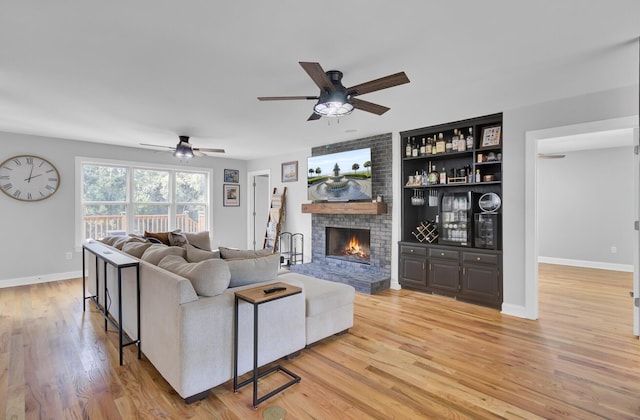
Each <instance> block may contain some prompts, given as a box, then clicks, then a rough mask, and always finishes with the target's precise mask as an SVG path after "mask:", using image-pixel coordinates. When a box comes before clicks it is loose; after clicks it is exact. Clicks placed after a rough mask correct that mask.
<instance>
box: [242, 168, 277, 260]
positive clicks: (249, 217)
mask: <svg viewBox="0 0 640 420" xmlns="http://www.w3.org/2000/svg"><path fill="white" fill-rule="evenodd" d="M262 175H266V176H267V177H268V178H269V189H268V191H271V170H270V169H262V170H259V171H251V172H247V186H246V187H245V189H244V190H245V191H246V192H247V196H246V197H247V198H246V201H245V203H247V249H253V233H254V231H255V228H254V227H253V208H254V205H253V204H254V203H253V181H254V180H253V178H254V177H256V176H262ZM268 196H269V197H270V196H271V194H269V195H268ZM267 207H268V206H267Z"/></svg>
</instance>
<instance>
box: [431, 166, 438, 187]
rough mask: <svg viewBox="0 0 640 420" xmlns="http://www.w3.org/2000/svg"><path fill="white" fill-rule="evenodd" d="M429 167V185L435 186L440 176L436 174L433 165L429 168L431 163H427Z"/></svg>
mask: <svg viewBox="0 0 640 420" xmlns="http://www.w3.org/2000/svg"><path fill="white" fill-rule="evenodd" d="M429 166H430V168H431V170H430V172H429V185H437V184H438V181H439V180H440V174H439V173H438V171H436V165H435V164H434V165H433V166H431V163H429Z"/></svg>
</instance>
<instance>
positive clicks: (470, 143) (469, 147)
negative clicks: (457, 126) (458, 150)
mask: <svg viewBox="0 0 640 420" xmlns="http://www.w3.org/2000/svg"><path fill="white" fill-rule="evenodd" d="M472 149H473V127H469V135H468V136H467V150H472Z"/></svg>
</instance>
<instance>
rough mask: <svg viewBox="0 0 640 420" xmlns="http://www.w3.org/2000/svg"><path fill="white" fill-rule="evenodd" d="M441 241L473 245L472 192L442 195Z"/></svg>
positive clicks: (451, 243) (449, 243) (459, 244)
mask: <svg viewBox="0 0 640 420" xmlns="http://www.w3.org/2000/svg"><path fill="white" fill-rule="evenodd" d="M441 209H442V211H441V213H442V214H441V215H440V232H441V233H440V238H439V241H438V242H439V243H442V244H448V245H457V246H471V224H472V223H471V218H470V212H471V193H470V192H463V193H445V194H444V195H443V196H442V206H441Z"/></svg>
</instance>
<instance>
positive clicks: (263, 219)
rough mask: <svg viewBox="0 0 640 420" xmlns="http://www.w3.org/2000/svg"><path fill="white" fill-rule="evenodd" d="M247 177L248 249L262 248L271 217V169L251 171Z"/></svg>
mask: <svg viewBox="0 0 640 420" xmlns="http://www.w3.org/2000/svg"><path fill="white" fill-rule="evenodd" d="M247 179H248V184H249V185H248V188H247V191H248V201H247V204H248V206H247V226H249V229H247V236H248V237H247V249H254V250H255V249H262V248H263V245H264V238H265V233H266V231H267V219H268V217H269V198H270V194H269V191H270V189H271V171H270V170H268V169H265V170H262V171H253V172H249V173H248V174H247Z"/></svg>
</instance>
